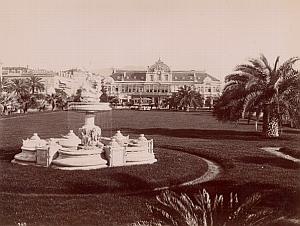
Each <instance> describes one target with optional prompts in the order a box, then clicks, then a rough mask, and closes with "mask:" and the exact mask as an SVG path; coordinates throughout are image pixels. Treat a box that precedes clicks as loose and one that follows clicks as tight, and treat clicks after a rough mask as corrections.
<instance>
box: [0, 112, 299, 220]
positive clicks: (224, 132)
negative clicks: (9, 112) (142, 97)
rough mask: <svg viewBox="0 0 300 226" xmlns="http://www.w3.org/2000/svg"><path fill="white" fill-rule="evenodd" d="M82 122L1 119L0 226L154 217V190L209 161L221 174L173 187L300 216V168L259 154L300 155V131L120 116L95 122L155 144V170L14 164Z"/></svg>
mask: <svg viewBox="0 0 300 226" xmlns="http://www.w3.org/2000/svg"><path fill="white" fill-rule="evenodd" d="M82 123H83V116H82V115H80V114H78V113H73V112H54V113H52V112H51V113H37V114H32V115H27V116H24V117H17V118H6V119H4V120H1V119H0V170H1V181H0V183H1V185H0V224H1V225H17V224H18V223H21V222H26V223H27V225H41V224H42V225H122V224H126V223H131V222H135V221H138V220H144V219H149V217H150V215H149V212H148V211H147V209H146V205H145V202H148V203H156V201H155V195H156V192H152V191H151V188H154V187H159V186H169V185H175V184H179V183H182V182H185V181H188V180H193V179H195V178H197V177H198V176H201V175H202V174H203V173H204V172H205V171H206V170H207V165H206V164H205V163H204V162H203V160H201V158H198V157H197V156H200V157H205V158H207V159H209V160H212V161H214V162H215V163H217V164H219V165H220V166H221V169H222V170H221V173H220V174H219V176H218V177H217V178H216V179H215V180H213V181H209V182H206V183H203V184H198V185H193V186H187V187H180V188H177V189H176V188H174V189H173V190H177V191H178V192H186V193H188V194H193V193H195V192H198V191H199V189H202V188H206V189H207V190H208V191H209V192H210V193H212V194H214V193H223V194H226V193H230V192H237V193H238V195H239V197H240V199H243V198H245V197H247V196H249V195H250V194H252V193H254V192H260V193H262V194H263V200H262V203H261V205H262V206H266V207H272V208H276V209H278V210H280V211H283V213H285V214H288V215H290V217H293V218H295V217H298V218H300V208H299V207H300V205H299V203H300V200H299V197H300V191H299V181H300V180H299V179H300V174H299V170H300V165H299V164H296V163H294V162H292V161H289V160H285V159H282V158H279V157H276V156H274V155H272V154H269V153H267V152H264V151H263V150H260V148H261V147H265V146H274V147H283V148H284V149H282V150H283V152H285V153H286V154H290V155H291V156H294V157H299V155H300V131H299V130H292V129H288V128H285V130H283V134H282V136H281V137H280V138H279V139H264V138H263V137H261V136H260V134H259V133H257V132H255V131H254V124H253V123H252V124H250V125H248V124H247V123H245V122H244V121H242V122H240V123H239V124H236V123H233V124H230V123H226V124H224V123H219V122H217V121H216V120H215V119H214V118H213V117H212V116H211V113H209V112H165V111H150V112H148V111H127V110H119V111H113V112H110V113H108V112H106V113H102V114H101V115H100V117H99V118H98V119H97V120H96V124H98V125H100V126H101V127H102V128H103V133H104V134H106V135H111V134H113V132H114V131H115V130H117V129H121V131H122V133H123V134H124V135H127V134H129V135H130V136H131V137H134V136H137V135H138V134H140V133H144V134H145V136H146V137H147V138H153V139H154V145H155V153H156V156H157V159H158V162H157V163H155V164H153V165H141V166H130V167H116V168H106V169H99V170H92V171H61V170H54V169H50V168H39V167H31V166H19V165H13V164H11V163H10V160H11V159H13V156H14V155H15V154H16V153H18V152H20V150H19V148H20V146H21V144H22V139H25V138H26V137H30V136H31V135H32V133H33V132H38V133H39V135H40V136H41V137H42V138H49V137H58V136H59V135H60V134H66V133H67V131H68V130H69V129H73V130H74V131H75V132H76V131H77V128H78V127H80V126H81V125H82Z"/></svg>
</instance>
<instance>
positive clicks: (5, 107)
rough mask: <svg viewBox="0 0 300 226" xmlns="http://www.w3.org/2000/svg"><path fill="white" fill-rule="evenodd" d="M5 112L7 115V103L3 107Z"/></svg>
mask: <svg viewBox="0 0 300 226" xmlns="http://www.w3.org/2000/svg"><path fill="white" fill-rule="evenodd" d="M3 113H4V114H5V115H7V105H6V104H4V107H3Z"/></svg>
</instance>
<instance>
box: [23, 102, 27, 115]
mask: <svg viewBox="0 0 300 226" xmlns="http://www.w3.org/2000/svg"><path fill="white" fill-rule="evenodd" d="M27 110H28V103H27V102H25V103H24V106H23V112H24V114H26V113H27Z"/></svg>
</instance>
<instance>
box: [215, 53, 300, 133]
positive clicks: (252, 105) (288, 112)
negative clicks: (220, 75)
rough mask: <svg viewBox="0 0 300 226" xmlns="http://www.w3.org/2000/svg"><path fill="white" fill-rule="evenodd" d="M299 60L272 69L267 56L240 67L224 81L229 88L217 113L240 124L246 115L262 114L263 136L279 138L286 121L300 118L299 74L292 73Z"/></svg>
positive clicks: (217, 106) (219, 104) (251, 60)
mask: <svg viewBox="0 0 300 226" xmlns="http://www.w3.org/2000/svg"><path fill="white" fill-rule="evenodd" d="M298 60H299V58H298V57H292V58H290V59H288V60H287V61H285V62H284V63H283V64H282V65H281V66H279V65H278V64H279V57H277V58H276V60H275V63H274V66H273V67H271V66H270V64H269V62H268V60H267V59H266V57H265V56H264V55H261V56H260V58H259V59H250V60H249V62H250V63H249V64H241V65H238V66H237V67H236V68H235V72H234V73H232V74H230V75H228V76H227V77H226V79H225V82H226V85H225V88H224V91H223V94H222V96H221V97H220V100H219V101H218V103H217V105H216V107H215V109H214V113H215V115H216V116H217V117H218V118H219V119H222V120H225V121H226V120H238V119H239V118H244V117H245V115H248V114H251V113H254V112H255V113H256V115H260V113H263V134H264V135H265V136H266V137H278V136H279V125H280V123H281V121H282V118H283V117H288V118H289V119H290V120H293V121H294V120H297V118H299V113H298V112H299V111H296V109H297V108H299V103H300V94H299V92H300V89H299V87H300V86H299V82H300V78H299V76H300V75H299V73H298V72H297V71H295V70H294V69H293V65H294V64H295V62H297V61H298Z"/></svg>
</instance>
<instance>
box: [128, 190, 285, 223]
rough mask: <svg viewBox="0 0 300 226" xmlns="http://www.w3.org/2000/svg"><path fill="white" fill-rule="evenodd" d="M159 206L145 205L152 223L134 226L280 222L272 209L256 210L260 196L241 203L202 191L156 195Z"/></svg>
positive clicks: (230, 196)
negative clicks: (192, 196) (192, 193)
mask: <svg viewBox="0 0 300 226" xmlns="http://www.w3.org/2000/svg"><path fill="white" fill-rule="evenodd" d="M156 198H157V200H158V202H159V205H157V206H151V205H147V206H148V208H149V210H150V211H151V213H152V215H153V220H151V221H140V222H137V223H135V224H133V225H136V226H137V225H144V226H145V225H180V226H181V225H182V226H183V225H187V226H225V225H226V226H237V225H239V226H240V225H252V226H254V225H255V226H258V225H268V224H270V223H271V222H273V221H275V220H276V219H279V216H278V214H275V213H274V212H273V211H272V210H271V209H260V210H259V209H258V208H257V204H258V203H259V202H260V200H261V195H260V194H258V193H256V194H253V195H252V196H251V197H249V198H247V199H246V200H245V201H244V202H243V203H240V202H239V200H238V195H237V194H233V193H230V195H229V197H228V198H227V199H225V198H224V196H223V195H218V194H216V195H215V197H214V198H211V196H210V194H209V193H208V192H207V191H206V190H205V189H203V191H202V192H199V193H198V194H197V195H195V197H194V201H193V200H192V199H191V198H190V197H189V196H188V195H186V194H180V195H178V194H176V193H175V192H172V191H165V192H163V193H161V194H160V195H158V196H157V197H156Z"/></svg>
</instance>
